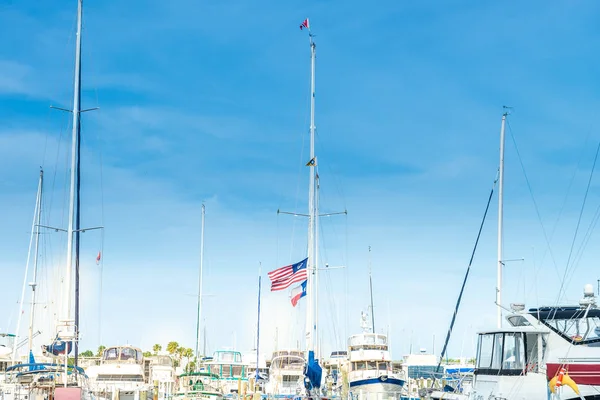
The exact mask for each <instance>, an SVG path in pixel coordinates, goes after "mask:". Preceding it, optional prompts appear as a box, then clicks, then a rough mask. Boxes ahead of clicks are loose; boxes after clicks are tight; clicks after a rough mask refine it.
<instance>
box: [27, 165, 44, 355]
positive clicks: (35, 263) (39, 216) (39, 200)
mask: <svg viewBox="0 0 600 400" xmlns="http://www.w3.org/2000/svg"><path fill="white" fill-rule="evenodd" d="M43 187H44V170H42V169H41V170H40V182H39V184H38V195H37V206H36V208H37V216H36V223H35V225H36V226H35V250H34V253H33V254H35V256H34V259H33V279H32V281H31V283H30V284H29V285H30V286H31V310H30V311H29V353H30V354H31V351H32V349H33V317H34V312H35V297H36V296H35V289H36V287H37V270H38V258H39V248H40V225H41V223H42V190H43Z"/></svg>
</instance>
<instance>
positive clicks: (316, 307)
mask: <svg viewBox="0 0 600 400" xmlns="http://www.w3.org/2000/svg"><path fill="white" fill-rule="evenodd" d="M314 168H317V167H316V166H315V167H314ZM315 184H316V191H315V265H314V267H315V278H314V288H315V304H314V310H315V322H314V325H315V331H314V332H315V341H314V343H315V356H316V357H317V358H319V356H320V351H321V342H320V338H319V332H318V331H317V329H316V326H317V325H318V324H319V188H320V183H319V174H318V173H316V174H315Z"/></svg>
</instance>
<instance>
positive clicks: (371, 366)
mask: <svg viewBox="0 0 600 400" xmlns="http://www.w3.org/2000/svg"><path fill="white" fill-rule="evenodd" d="M367 369H368V370H371V371H375V370H376V369H377V361H368V362H367Z"/></svg>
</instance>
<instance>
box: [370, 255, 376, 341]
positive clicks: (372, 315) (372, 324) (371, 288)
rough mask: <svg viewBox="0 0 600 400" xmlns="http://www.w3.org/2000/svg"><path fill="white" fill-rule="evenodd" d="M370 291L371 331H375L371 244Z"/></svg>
mask: <svg viewBox="0 0 600 400" xmlns="http://www.w3.org/2000/svg"><path fill="white" fill-rule="evenodd" d="M369 292H370V294H371V331H372V332H373V333H375V309H374V308H373V279H372V277H371V246H369Z"/></svg>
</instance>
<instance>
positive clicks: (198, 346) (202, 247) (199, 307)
mask: <svg viewBox="0 0 600 400" xmlns="http://www.w3.org/2000/svg"><path fill="white" fill-rule="evenodd" d="M204 215H205V207H204V204H202V233H201V237H200V274H199V277H198V323H197V326H196V360H198V359H199V352H200V331H201V327H200V325H201V324H202V322H201V321H202V271H203V266H204ZM203 355H204V356H206V354H203ZM196 362H198V361H196Z"/></svg>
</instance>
